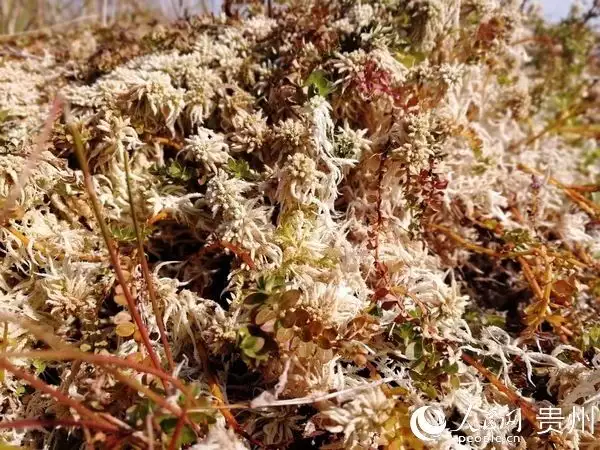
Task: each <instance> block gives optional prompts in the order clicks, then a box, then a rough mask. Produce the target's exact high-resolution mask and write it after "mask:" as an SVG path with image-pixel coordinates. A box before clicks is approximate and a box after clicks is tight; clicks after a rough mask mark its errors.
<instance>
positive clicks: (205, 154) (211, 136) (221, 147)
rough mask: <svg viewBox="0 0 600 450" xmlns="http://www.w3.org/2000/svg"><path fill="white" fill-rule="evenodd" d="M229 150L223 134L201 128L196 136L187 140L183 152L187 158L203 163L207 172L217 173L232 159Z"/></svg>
mask: <svg viewBox="0 0 600 450" xmlns="http://www.w3.org/2000/svg"><path fill="white" fill-rule="evenodd" d="M228 149H229V148H228V146H227V144H226V143H225V140H224V138H223V136H222V135H221V134H218V133H215V132H214V131H212V130H209V129H207V128H202V127H200V128H198V130H197V131H196V134H193V135H191V136H190V137H188V138H186V140H185V146H184V147H183V149H182V152H183V153H184V154H185V155H186V157H187V158H190V159H195V160H196V161H199V162H201V163H202V164H203V166H204V168H205V169H206V170H209V171H211V172H213V173H216V172H217V168H218V167H219V166H222V165H223V164H226V163H227V161H228V160H229V159H231V156H229V153H227V151H228Z"/></svg>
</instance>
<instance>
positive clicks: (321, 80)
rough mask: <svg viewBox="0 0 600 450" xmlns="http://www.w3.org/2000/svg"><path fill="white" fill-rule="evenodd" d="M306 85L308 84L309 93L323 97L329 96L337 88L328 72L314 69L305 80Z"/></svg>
mask: <svg viewBox="0 0 600 450" xmlns="http://www.w3.org/2000/svg"><path fill="white" fill-rule="evenodd" d="M304 86H308V93H309V95H312V96H314V95H320V96H321V97H327V96H328V95H329V94H331V93H332V92H333V91H334V90H335V88H334V87H333V84H332V83H331V81H329V80H328V79H327V77H326V73H325V72H323V71H322V70H318V69H317V70H313V72H312V73H311V74H310V75H309V76H308V78H307V79H306V81H305V82H304Z"/></svg>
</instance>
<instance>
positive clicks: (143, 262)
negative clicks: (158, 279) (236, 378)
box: [123, 151, 175, 372]
mask: <svg viewBox="0 0 600 450" xmlns="http://www.w3.org/2000/svg"><path fill="white" fill-rule="evenodd" d="M123 153H124V155H125V180H126V183H127V195H128V197H129V207H130V208H131V220H132V221H133V228H134V230H135V238H136V242H137V247H138V253H139V254H140V265H141V266H142V274H143V275H144V280H145V281H146V286H147V288H148V296H149V297H150V302H151V303H152V311H153V312H154V317H155V318H156V324H157V326H158V331H159V333H160V339H161V341H162V344H163V348H164V350H165V355H166V356H167V361H168V364H169V370H170V371H171V372H173V370H175V362H174V361H173V352H172V351H171V346H170V345H169V339H168V338H167V331H166V329H165V322H164V321H163V317H162V314H161V313H160V310H159V308H158V299H157V295H156V289H155V288H154V282H153V281H152V275H151V274H150V269H149V268H148V260H147V259H146V253H145V251H144V240H143V237H142V232H141V230H140V227H139V224H138V221H137V217H136V213H135V206H134V204H135V203H134V198H133V188H132V186H131V171H130V168H129V155H128V154H127V151H124V152H123Z"/></svg>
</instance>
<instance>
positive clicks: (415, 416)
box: [410, 406, 446, 441]
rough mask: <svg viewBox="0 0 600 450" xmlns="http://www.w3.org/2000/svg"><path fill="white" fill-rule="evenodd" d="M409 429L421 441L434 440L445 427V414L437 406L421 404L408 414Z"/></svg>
mask: <svg viewBox="0 0 600 450" xmlns="http://www.w3.org/2000/svg"><path fill="white" fill-rule="evenodd" d="M410 429H411V431H412V432H413V434H414V435H415V436H416V437H418V438H419V439H421V440H422V441H435V440H437V439H438V438H439V437H440V436H441V434H442V433H443V432H444V430H445V429H446V416H445V415H444V412H443V411H442V410H441V409H440V408H438V407H437V406H421V407H420V408H417V409H415V410H414V411H413V413H412V414H411V416H410Z"/></svg>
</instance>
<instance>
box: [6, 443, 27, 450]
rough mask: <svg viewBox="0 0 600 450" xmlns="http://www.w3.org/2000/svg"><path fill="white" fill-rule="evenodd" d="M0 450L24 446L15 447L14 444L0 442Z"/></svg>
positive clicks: (20, 448) (22, 448) (12, 449)
mask: <svg viewBox="0 0 600 450" xmlns="http://www.w3.org/2000/svg"><path fill="white" fill-rule="evenodd" d="M0 450H25V447H17V446H16V445H10V444H6V443H4V442H0Z"/></svg>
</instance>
